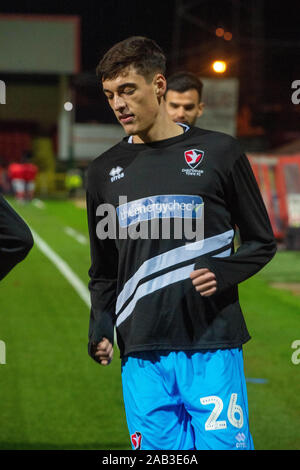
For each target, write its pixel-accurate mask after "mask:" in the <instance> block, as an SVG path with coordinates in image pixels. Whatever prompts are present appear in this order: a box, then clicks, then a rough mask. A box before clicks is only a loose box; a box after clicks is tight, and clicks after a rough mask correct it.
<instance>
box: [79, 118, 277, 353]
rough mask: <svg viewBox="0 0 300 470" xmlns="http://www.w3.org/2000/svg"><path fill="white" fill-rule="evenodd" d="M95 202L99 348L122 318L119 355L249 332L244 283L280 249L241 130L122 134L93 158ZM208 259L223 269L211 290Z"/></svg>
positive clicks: (93, 286)
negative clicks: (206, 291) (205, 272)
mask: <svg viewBox="0 0 300 470" xmlns="http://www.w3.org/2000/svg"><path fill="white" fill-rule="evenodd" d="M103 204H105V205H103ZM87 211H88V225H89V234H90V249H91V267H90V270H89V275H90V282H89V289H90V292H91V304H92V306H91V314H90V325H89V345H88V346H89V347H88V350H89V354H90V355H91V357H93V358H94V352H95V345H96V344H97V343H98V342H99V341H100V340H101V339H102V338H103V337H106V338H108V339H109V340H110V341H111V342H112V343H113V338H114V326H115V327H116V332H117V341H118V346H119V349H120V354H121V357H123V356H125V355H128V354H130V353H134V352H137V351H145V350H200V349H216V348H231V347H238V346H240V345H241V344H243V343H245V342H246V341H248V340H249V339H250V335H249V333H248V330H247V327H246V324H245V321H244V317H243V314H242V311H241V308H240V304H239V298H238V283H240V282H242V281H244V280H246V279H247V278H249V277H250V276H252V275H253V274H255V273H257V272H258V271H259V270H260V269H261V268H262V267H263V266H264V265H265V264H266V263H267V262H269V261H270V260H271V258H272V257H273V256H274V254H275V252H276V243H275V240H274V235H273V232H272V228H271V225H270V221H269V218H268V215H267V212H266V209H265V206H264V203H263V200H262V197H261V194H260V191H259V188H258V186H257V183H256V180H255V178H254V175H253V173H252V169H251V166H250V164H249V161H248V159H247V157H246V155H245V154H244V153H243V151H242V150H241V149H240V146H239V143H238V141H237V140H236V139H234V138H233V137H231V136H228V135H226V134H223V133H219V132H213V131H208V130H203V129H199V128H196V127H192V128H190V129H189V130H188V131H187V132H185V133H184V134H182V135H179V136H176V137H173V138H170V139H166V140H162V141H158V142H154V143H150V144H132V143H128V142H127V138H124V139H123V140H122V141H121V142H120V143H119V144H117V145H116V146H114V147H112V148H111V149H110V150H108V151H107V152H105V153H104V154H102V155H101V156H100V157H98V158H96V159H95V160H94V161H93V162H92V163H91V164H90V166H89V170H88V184H87ZM114 221H115V224H114V223H113V222H114ZM178 223H179V225H178ZM189 223H190V225H188V224H189ZM168 224H169V225H168ZM180 224H181V228H182V233H181V235H180ZM114 225H115V229H113V227H114ZM186 226H188V227H190V228H189V229H185V227H186ZM237 227H238V229H239V234H240V239H241V244H240V246H239V248H238V249H237V250H236V251H235V249H234V236H235V231H236V228H237ZM105 231H106V232H107V234H108V236H107V238H104V232H105ZM168 231H169V236H168ZM186 231H187V235H186ZM147 232H148V233H147ZM193 232H195V233H194V239H193V238H192V237H191V234H193ZM178 234H179V235H178ZM147 235H148V236H147ZM199 268H208V269H209V270H210V271H212V272H213V273H214V274H215V276H216V280H217V292H216V293H215V294H213V295H212V296H210V297H202V296H201V295H200V294H199V292H197V291H196V290H195V287H194V286H193V285H192V281H191V279H190V273H191V272H192V271H193V270H194V269H199Z"/></svg>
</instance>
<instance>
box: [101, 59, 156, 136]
mask: <svg viewBox="0 0 300 470" xmlns="http://www.w3.org/2000/svg"><path fill="white" fill-rule="evenodd" d="M163 81H164V82H165V79H164V77H163V75H161V74H156V75H155V76H154V77H153V79H152V80H151V81H149V82H148V81H147V80H146V79H145V77H143V76H142V75H140V74H138V73H136V71H135V69H134V68H133V67H129V68H127V69H125V70H124V72H123V73H122V74H120V75H118V76H117V77H116V78H114V79H110V80H104V81H103V82H102V85H103V91H104V93H105V95H106V97H107V99H108V103H109V105H110V107H111V108H112V110H113V111H114V113H115V115H116V118H117V119H118V121H119V122H120V123H121V124H122V126H123V128H124V130H125V132H126V134H128V135H133V134H137V135H139V134H141V133H144V132H147V130H148V129H150V128H151V127H152V126H153V124H154V123H155V120H156V118H157V116H158V113H159V97H160V96H162V95H163V94H164V92H165V88H164V86H163Z"/></svg>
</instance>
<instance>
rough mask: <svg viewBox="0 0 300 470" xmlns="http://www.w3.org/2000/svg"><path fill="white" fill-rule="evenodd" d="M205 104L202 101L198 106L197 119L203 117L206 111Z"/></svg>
mask: <svg viewBox="0 0 300 470" xmlns="http://www.w3.org/2000/svg"><path fill="white" fill-rule="evenodd" d="M204 106H205V105H204V103H203V102H202V101H201V102H200V103H199V105H198V113H197V117H200V116H202V114H203V111H204Z"/></svg>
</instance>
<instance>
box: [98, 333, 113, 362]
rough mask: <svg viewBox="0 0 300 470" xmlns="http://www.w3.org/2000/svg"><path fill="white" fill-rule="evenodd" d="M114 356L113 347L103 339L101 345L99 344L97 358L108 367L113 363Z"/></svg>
mask: <svg viewBox="0 0 300 470" xmlns="http://www.w3.org/2000/svg"><path fill="white" fill-rule="evenodd" d="M113 355H114V350H113V346H112V344H111V342H110V341H108V339H107V338H103V340H102V341H100V343H98V344H97V347H96V352H95V357H96V358H97V359H98V361H99V362H100V364H101V365H102V366H108V364H110V363H111V361H112V358H113Z"/></svg>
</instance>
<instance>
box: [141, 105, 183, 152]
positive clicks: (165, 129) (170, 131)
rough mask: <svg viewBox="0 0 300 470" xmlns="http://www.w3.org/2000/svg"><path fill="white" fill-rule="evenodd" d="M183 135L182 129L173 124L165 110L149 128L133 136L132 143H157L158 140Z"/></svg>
mask: <svg viewBox="0 0 300 470" xmlns="http://www.w3.org/2000/svg"><path fill="white" fill-rule="evenodd" d="M183 133H184V129H183V128H182V127H181V126H179V125H178V124H176V123H175V122H173V121H172V120H171V119H170V118H169V115H168V114H167V113H166V112H165V110H163V112H162V113H161V114H159V115H158V116H157V119H156V120H155V122H154V123H153V125H152V126H151V127H150V128H148V129H147V130H145V131H144V132H141V133H139V134H138V135H137V134H136V135H134V136H133V143H134V144H146V143H150V142H157V141H159V140H165V139H170V138H172V137H176V136H178V135H180V134H183Z"/></svg>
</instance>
